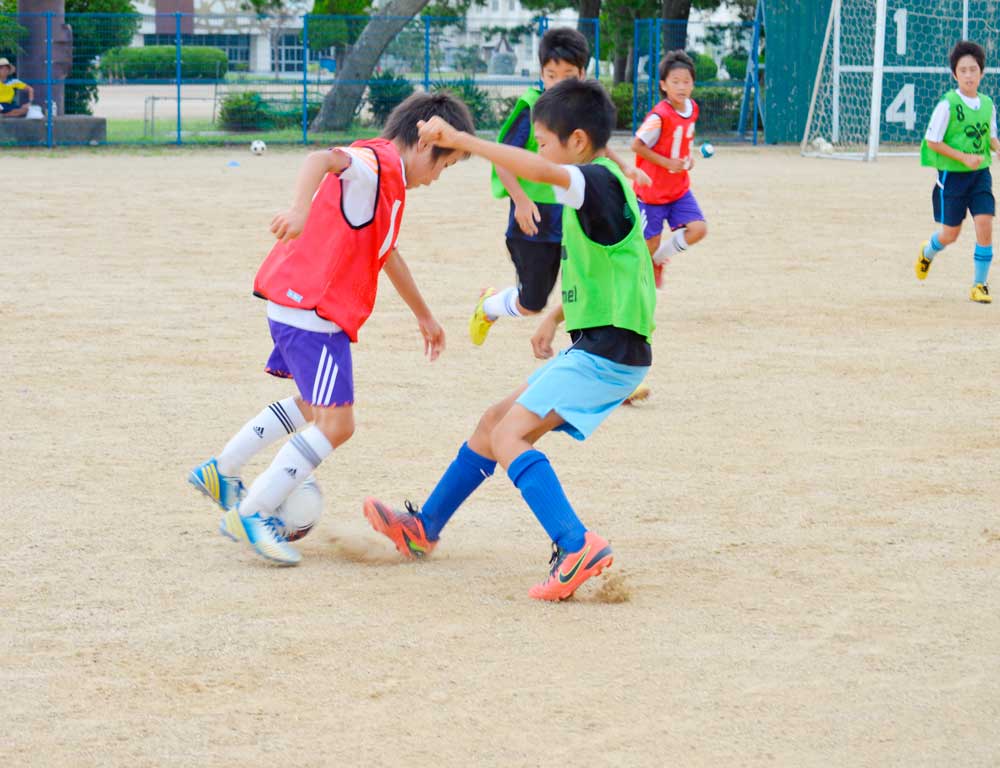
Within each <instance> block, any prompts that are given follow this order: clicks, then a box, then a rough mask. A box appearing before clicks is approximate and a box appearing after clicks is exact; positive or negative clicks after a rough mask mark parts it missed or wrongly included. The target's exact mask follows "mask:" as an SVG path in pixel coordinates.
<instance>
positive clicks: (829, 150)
mask: <svg viewBox="0 0 1000 768" xmlns="http://www.w3.org/2000/svg"><path fill="white" fill-rule="evenodd" d="M819 151H820V152H822V153H823V154H824V155H832V154H833V144H831V143H830V142H829V141H826V140H825V139H824V141H823V143H822V144H820V146H819Z"/></svg>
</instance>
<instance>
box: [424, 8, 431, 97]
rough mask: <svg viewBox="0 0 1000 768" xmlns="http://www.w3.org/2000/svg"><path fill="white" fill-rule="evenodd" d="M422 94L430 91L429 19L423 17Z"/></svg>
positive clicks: (428, 17)
mask: <svg viewBox="0 0 1000 768" xmlns="http://www.w3.org/2000/svg"><path fill="white" fill-rule="evenodd" d="M423 19H424V92H425V93H427V92H429V91H430V89H431V17H430V16H424V17H423Z"/></svg>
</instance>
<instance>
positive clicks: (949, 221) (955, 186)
mask: <svg viewBox="0 0 1000 768" xmlns="http://www.w3.org/2000/svg"><path fill="white" fill-rule="evenodd" d="M931 204H932V205H933V206H934V221H936V222H937V223H938V224H944V225H945V226H946V227H957V226H959V225H961V223H962V222H963V221H964V220H965V212H966V211H968V212H969V213H971V214H972V215H973V216H980V215H983V214H986V215H989V216H993V215H994V214H995V213H996V202H995V201H994V199H993V176H992V175H990V169H989V168H983V169H982V170H979V171H967V172H963V171H938V181H937V184H935V185H934V189H933V190H931Z"/></svg>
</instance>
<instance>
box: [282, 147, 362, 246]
mask: <svg viewBox="0 0 1000 768" xmlns="http://www.w3.org/2000/svg"><path fill="white" fill-rule="evenodd" d="M350 164H351V156H350V155H349V154H347V153H346V152H344V151H343V150H340V149H324V150H321V151H319V152H310V153H309V154H308V155H307V156H306V161H305V162H304V163H303V164H302V170H300V171H299V177H298V179H297V180H296V181H295V197H294V198H293V200H292V206H291V207H290V208H289V209H288V210H287V211H283V212H282V213H279V214H278V215H277V216H275V217H274V218H273V219H272V220H271V232H272V233H273V234H274V236H275V237H276V238H278V239H279V240H281V241H282V242H283V243H285V242H288V241H289V240H292V239H293V238H296V237H298V236H299V235H301V234H302V228H303V227H305V225H306V218H307V217H308V216H309V208H310V207H311V206H312V199H313V196H314V195H315V194H316V190H317V189H319V185H320V184H321V183H322V181H323V178H324V177H325V176H326V175H327V174H328V173H342V172H343V171H344V170H345V169H346V168H347V167H348V166H349V165H350Z"/></svg>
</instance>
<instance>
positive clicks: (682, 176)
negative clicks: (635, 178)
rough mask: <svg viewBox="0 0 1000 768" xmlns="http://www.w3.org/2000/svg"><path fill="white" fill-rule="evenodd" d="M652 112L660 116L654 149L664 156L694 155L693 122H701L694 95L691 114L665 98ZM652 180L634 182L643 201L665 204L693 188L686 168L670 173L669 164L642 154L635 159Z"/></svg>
mask: <svg viewBox="0 0 1000 768" xmlns="http://www.w3.org/2000/svg"><path fill="white" fill-rule="evenodd" d="M650 114H654V115H657V116H659V118H660V138H659V140H658V141H657V142H656V144H654V145H653V146H652V147H650V149H651V150H653V152H656V153H657V154H659V155H663V156H664V157H674V158H682V159H686V158H689V157H691V144H692V143H693V141H694V126H695V123H696V122H698V104H697V103H696V102H695V100H694V99H691V114H690V115H688V116H687V117H682V116H681V115H680V114H679V113H678V112H677V110H676V109H674V108H673V107H672V106H670V102H669V101H668V100H667V99H664V100H663V101H661V102H660V103H659V104H657V105H656V106H655V107H653V111H652V112H651V113H650ZM635 164H636V165H637V166H638V167H639V168H642V170H644V171H645V172H646V173H647V174H649V178H651V179H652V180H653V183H652V184H651V185H650V186H648V187H647V186H639V185H638V184H636V185H634V186H633V189H635V194H636V197H638V198H639V199H640V200H642V202H644V203H651V204H653V205H663V204H665V203H672V202H674V201H675V200H680V199H681V198H682V197H684V195H685V194H687V191H688V190H689V189H691V178H690V176H689V175H688V172H687V171H680V172H678V173H671V172H670V171H668V170H667V169H666V168H661V167H660V166H659V165H654V164H653V163H651V162H649V161H648V160H646V159H644V158H642V157H639V158H636V163H635Z"/></svg>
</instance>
